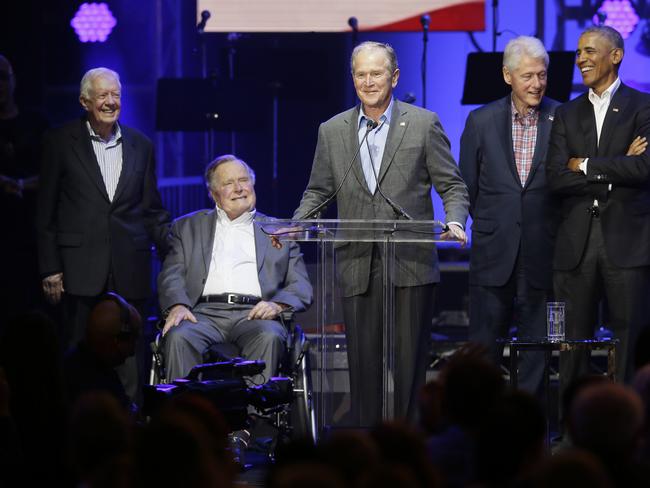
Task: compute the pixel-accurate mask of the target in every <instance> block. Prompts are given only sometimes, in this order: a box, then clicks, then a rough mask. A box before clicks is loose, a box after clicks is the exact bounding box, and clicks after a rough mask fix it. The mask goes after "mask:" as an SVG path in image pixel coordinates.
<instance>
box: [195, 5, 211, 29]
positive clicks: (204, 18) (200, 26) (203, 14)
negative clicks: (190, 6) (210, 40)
mask: <svg viewBox="0 0 650 488" xmlns="http://www.w3.org/2000/svg"><path fill="white" fill-rule="evenodd" d="M209 18H210V11H209V10H203V11H202V12H201V21H200V22H199V23H198V24H197V25H196V30H198V31H199V34H203V31H204V30H205V24H207V23H208V19H209Z"/></svg>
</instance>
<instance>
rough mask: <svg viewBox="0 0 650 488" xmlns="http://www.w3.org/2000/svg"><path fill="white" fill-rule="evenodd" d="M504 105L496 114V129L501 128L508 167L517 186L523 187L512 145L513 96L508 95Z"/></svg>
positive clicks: (502, 143) (502, 144)
mask: <svg viewBox="0 0 650 488" xmlns="http://www.w3.org/2000/svg"><path fill="white" fill-rule="evenodd" d="M502 100H503V104H502V106H501V110H499V111H498V112H496V113H495V114H494V124H495V127H500V128H501V130H498V131H497V132H499V134H500V136H501V137H500V140H501V146H502V147H503V153H504V154H505V155H506V156H507V161H508V167H509V168H510V173H511V174H512V177H513V178H514V180H515V183H516V184H517V186H521V178H519V171H517V161H515V149H514V146H513V144H512V108H511V103H512V102H511V100H512V99H511V96H510V95H508V96H506V97H505V98H502Z"/></svg>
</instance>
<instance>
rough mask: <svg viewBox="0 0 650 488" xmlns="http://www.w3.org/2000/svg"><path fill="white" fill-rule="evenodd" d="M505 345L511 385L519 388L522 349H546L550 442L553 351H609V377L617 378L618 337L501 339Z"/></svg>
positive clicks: (545, 383)
mask: <svg viewBox="0 0 650 488" xmlns="http://www.w3.org/2000/svg"><path fill="white" fill-rule="evenodd" d="M500 342H502V343H503V344H504V345H506V346H508V347H509V349H510V385H511V386H512V387H513V388H517V384H518V372H517V365H518V363H519V352H520V351H544V394H545V397H546V409H545V410H546V412H545V413H546V442H547V444H549V443H550V425H549V419H550V414H551V395H550V384H551V378H550V376H551V375H550V366H551V356H552V354H553V351H560V352H565V351H581V350H582V351H585V350H586V351H596V350H605V351H607V377H608V378H610V379H611V380H612V381H614V380H615V379H616V346H617V345H618V343H619V340H618V339H612V340H596V339H583V340H563V341H553V342H551V341H549V340H548V339H546V338H542V339H502V340H500Z"/></svg>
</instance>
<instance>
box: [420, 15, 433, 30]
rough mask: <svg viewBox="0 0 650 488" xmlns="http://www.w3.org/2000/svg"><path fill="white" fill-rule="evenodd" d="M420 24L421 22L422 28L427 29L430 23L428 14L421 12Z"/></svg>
mask: <svg viewBox="0 0 650 488" xmlns="http://www.w3.org/2000/svg"><path fill="white" fill-rule="evenodd" d="M420 24H422V30H425V31H428V30H429V24H431V17H430V16H429V14H422V15H421V16H420Z"/></svg>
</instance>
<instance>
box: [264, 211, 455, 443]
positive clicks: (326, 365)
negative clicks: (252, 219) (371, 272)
mask: <svg viewBox="0 0 650 488" xmlns="http://www.w3.org/2000/svg"><path fill="white" fill-rule="evenodd" d="M256 222H257V223H258V224H260V225H261V226H262V229H263V230H264V232H265V233H267V234H269V235H271V236H275V237H277V238H278V239H279V240H280V241H282V240H293V241H298V242H300V243H301V247H302V249H303V251H306V249H307V246H308V245H309V244H308V243H311V244H313V245H314V246H315V253H316V283H314V285H315V286H314V290H315V292H316V293H315V297H314V299H315V300H314V305H313V306H314V307H316V315H317V317H316V323H317V337H318V344H317V345H316V346H317V351H318V356H317V358H318V359H317V364H316V365H315V366H316V370H317V374H316V375H315V377H314V385H313V389H314V396H315V398H314V400H315V402H314V403H315V412H316V421H317V427H318V431H319V432H320V431H321V430H322V429H323V428H327V427H330V426H336V424H337V421H336V417H337V411H338V410H339V409H340V406H337V405H335V403H334V400H333V397H334V395H333V394H332V392H333V391H334V389H335V388H336V386H335V383H337V382H340V381H341V380H340V374H339V375H338V376H337V375H336V371H337V370H339V371H340V370H341V352H340V349H341V344H340V341H336V340H331V338H330V337H329V336H331V335H332V334H329V333H328V329H329V328H330V327H328V324H333V323H334V319H333V317H336V316H340V315H341V311H340V310H337V307H338V306H339V305H338V302H337V300H336V299H335V297H337V295H338V293H337V276H336V254H335V250H336V247H337V245H341V244H342V243H349V242H369V243H376V244H378V245H379V246H381V250H382V254H383V256H384V259H383V260H382V262H383V277H384V279H383V286H382V290H383V303H384V311H383V318H382V336H383V340H382V351H381V357H382V358H383V361H382V379H383V381H382V392H381V398H382V418H384V419H391V418H393V417H394V412H395V404H394V396H393V391H394V388H393V371H394V368H395V354H394V351H395V348H394V338H395V310H394V303H395V300H394V286H393V283H394V281H393V280H394V276H395V252H396V244H399V243H430V244H431V252H435V250H434V246H433V243H435V242H440V240H441V239H440V235H441V234H442V232H444V224H442V223H441V222H440V221H435V220H427V221H422V220H417V221H416V220H339V219H320V220H288V219H270V218H264V219H256ZM341 340H344V339H341ZM313 347H314V345H312V348H313ZM346 361H347V359H346ZM313 367H314V365H313V364H312V368H313Z"/></svg>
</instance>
